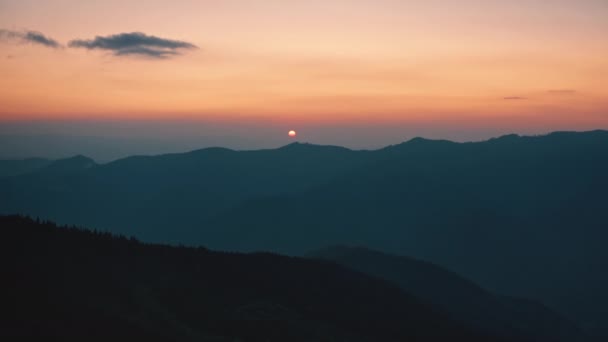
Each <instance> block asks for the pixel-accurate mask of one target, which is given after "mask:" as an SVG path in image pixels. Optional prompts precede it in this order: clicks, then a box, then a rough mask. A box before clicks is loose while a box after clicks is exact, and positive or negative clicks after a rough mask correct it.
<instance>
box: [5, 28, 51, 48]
mask: <svg viewBox="0 0 608 342" xmlns="http://www.w3.org/2000/svg"><path fill="white" fill-rule="evenodd" d="M0 39H3V40H9V41H18V42H23V43H31V44H38V45H43V46H46V47H49V48H53V49H57V48H60V47H61V44H59V42H57V41H56V40H54V39H52V38H49V37H47V36H45V35H44V34H42V33H40V32H38V31H29V30H26V31H12V30H4V29H0Z"/></svg>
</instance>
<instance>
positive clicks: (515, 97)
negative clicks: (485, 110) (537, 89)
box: [502, 96, 528, 100]
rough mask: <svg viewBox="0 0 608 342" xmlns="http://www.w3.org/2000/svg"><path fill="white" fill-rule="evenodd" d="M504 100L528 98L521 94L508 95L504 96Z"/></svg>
mask: <svg viewBox="0 0 608 342" xmlns="http://www.w3.org/2000/svg"><path fill="white" fill-rule="evenodd" d="M502 99H503V100H527V99H528V98H527V97H521V96H507V97H503V98H502Z"/></svg>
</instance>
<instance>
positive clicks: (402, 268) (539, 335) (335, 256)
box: [307, 246, 587, 342]
mask: <svg viewBox="0 0 608 342" xmlns="http://www.w3.org/2000/svg"><path fill="white" fill-rule="evenodd" d="M307 256H308V257H310V258H314V259H322V260H329V261H333V262H336V263H338V264H340V265H343V266H346V267H348V268H351V269H353V270H356V271H360V272H363V273H365V274H369V275H371V276H375V277H378V278H381V279H385V280H387V281H390V282H392V283H394V284H397V285H399V287H400V288H402V289H403V290H404V291H405V292H407V293H410V294H412V295H414V296H416V297H417V298H420V299H422V300H423V301H424V302H426V303H432V304H433V305H434V306H435V307H438V308H440V309H442V310H445V311H446V312H447V313H449V314H450V315H451V316H452V317H454V318H456V319H458V320H459V321H461V322H462V323H463V324H467V325H468V326H470V327H472V328H475V329H476V330H480V331H487V332H488V333H491V334H493V335H498V336H508V337H509V338H511V339H513V340H517V341H547V342H548V341H564V342H565V341H584V340H587V337H585V336H584V334H583V332H582V331H581V330H580V329H579V328H578V327H577V326H576V325H575V324H573V323H572V322H571V321H569V320H568V319H566V318H565V317H563V316H561V315H560V314H558V313H556V312H554V311H552V310H550V309H549V308H547V307H545V306H544V305H542V304H540V303H537V302H533V301H529V300H525V299H518V298H512V297H505V296H500V295H495V294H493V293H491V292H488V291H486V290H484V289H483V288H481V287H480V286H478V285H477V284H475V283H474V282H472V281H470V280H468V279H466V278H464V277H461V276H460V275H458V274H456V273H454V272H451V271H448V270H446V269H444V268H442V267H439V266H437V265H434V264H432V263H429V262H425V261H421V260H417V259H413V258H409V257H402V256H395V255H390V254H385V253H381V252H377V251H373V250H370V249H367V248H363V247H346V246H332V247H327V248H323V249H320V250H317V251H314V252H311V253H309V254H308V255H307Z"/></svg>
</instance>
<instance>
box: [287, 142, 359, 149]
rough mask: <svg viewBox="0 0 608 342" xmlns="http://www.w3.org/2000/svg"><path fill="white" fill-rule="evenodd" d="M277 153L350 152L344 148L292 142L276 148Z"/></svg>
mask: <svg viewBox="0 0 608 342" xmlns="http://www.w3.org/2000/svg"><path fill="white" fill-rule="evenodd" d="M278 150H279V151H321V150H323V151H329V150H334V151H350V150H349V149H347V148H346V147H342V146H333V145H316V144H311V143H301V142H293V143H291V144H289V145H285V146H283V147H279V148H278Z"/></svg>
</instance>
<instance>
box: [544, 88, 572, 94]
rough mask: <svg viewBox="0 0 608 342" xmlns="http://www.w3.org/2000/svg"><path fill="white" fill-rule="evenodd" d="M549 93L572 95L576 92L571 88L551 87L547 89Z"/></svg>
mask: <svg viewBox="0 0 608 342" xmlns="http://www.w3.org/2000/svg"><path fill="white" fill-rule="evenodd" d="M547 92H548V93H549V94H553V95H574V94H576V90H573V89H552V90H547Z"/></svg>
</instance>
